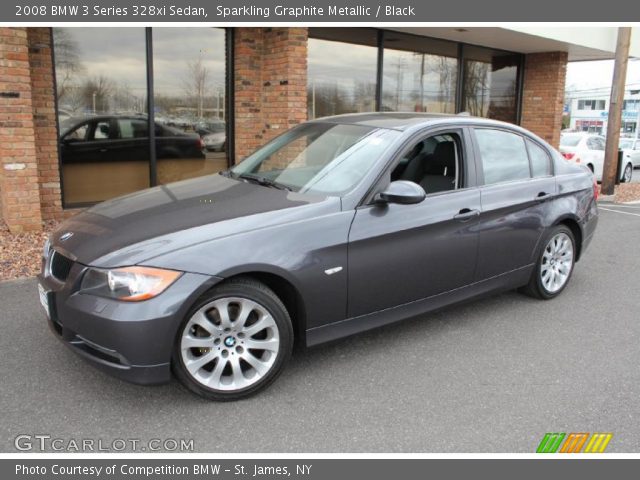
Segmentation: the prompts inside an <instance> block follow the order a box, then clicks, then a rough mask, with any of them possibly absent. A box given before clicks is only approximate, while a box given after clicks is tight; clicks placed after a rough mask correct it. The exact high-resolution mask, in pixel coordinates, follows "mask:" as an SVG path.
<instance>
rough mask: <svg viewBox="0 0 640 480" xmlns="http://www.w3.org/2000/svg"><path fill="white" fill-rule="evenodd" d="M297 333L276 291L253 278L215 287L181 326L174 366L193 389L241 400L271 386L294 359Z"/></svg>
mask: <svg viewBox="0 0 640 480" xmlns="http://www.w3.org/2000/svg"><path fill="white" fill-rule="evenodd" d="M292 348H293V328H292V326H291V319H290V318H289V314H288V312H287V309H286V307H285V306H284V305H283V303H282V302H281V301H280V299H279V298H278V297H277V296H276V294H275V293H273V291H271V290H270V289H269V288H268V287H267V286H265V285H263V284H262V283H259V282H256V281H254V280H251V279H238V280H234V281H231V282H229V283H226V284H222V285H221V286H219V287H217V288H215V289H214V290H213V291H212V292H211V293H210V294H209V295H207V296H206V297H205V298H204V299H202V300H201V301H200V302H198V303H197V304H196V305H195V306H194V308H193V309H192V310H191V312H190V313H189V315H187V318H186V319H185V320H184V322H183V324H182V325H181V327H180V329H179V331H178V335H177V338H176V342H175V345H174V351H173V361H172V367H173V371H174V374H175V375H176V377H177V378H178V380H179V381H180V382H181V383H182V384H183V385H184V386H185V387H187V388H188V389H189V390H191V391H192V392H195V393H197V394H198V395H200V396H202V397H205V398H207V399H210V400H237V399H240V398H243V397H246V396H249V395H252V394H254V393H256V392H258V391H259V390H262V389H263V388H266V387H267V386H268V385H269V384H271V383H272V382H273V381H274V380H275V379H276V378H277V376H278V375H279V374H280V372H281V371H282V369H283V368H284V366H285V364H286V363H287V361H288V360H289V357H290V356H291V350H292Z"/></svg>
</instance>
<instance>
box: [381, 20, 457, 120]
mask: <svg viewBox="0 0 640 480" xmlns="http://www.w3.org/2000/svg"><path fill="white" fill-rule="evenodd" d="M384 38H385V40H384V44H385V50H384V70H383V72H384V78H383V82H382V88H383V90H382V108H381V109H382V111H383V112H384V111H409V112H434V113H455V109H456V80H457V75H458V61H457V59H456V54H457V48H456V46H455V44H452V43H449V42H442V41H440V40H435V39H427V38H424V37H416V36H413V35H403V34H400V33H396V32H385V37H384Z"/></svg>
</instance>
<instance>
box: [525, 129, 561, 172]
mask: <svg viewBox="0 0 640 480" xmlns="http://www.w3.org/2000/svg"><path fill="white" fill-rule="evenodd" d="M523 137H524V144H525V146H526V147H527V155H528V156H529V173H530V174H531V179H532V180H536V179H538V178H550V177H555V173H556V170H555V164H554V163H553V157H552V156H551V154H550V153H549V150H547V149H546V148H545V147H544V146H543V145H541V144H540V143H539V142H536V141H535V140H534V139H533V138H531V137H528V136H524V135H523ZM530 144H531V145H535V146H536V147H538V148H540V149H541V150H542V151H543V152H544V154H545V155H546V156H547V160H548V161H549V174H547V175H540V176H539V177H534V176H533V162H532V161H531V150H530V149H529V145H530Z"/></svg>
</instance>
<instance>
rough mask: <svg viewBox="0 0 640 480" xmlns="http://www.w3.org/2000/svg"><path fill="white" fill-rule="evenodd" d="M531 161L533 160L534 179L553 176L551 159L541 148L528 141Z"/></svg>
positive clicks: (532, 172)
mask: <svg viewBox="0 0 640 480" xmlns="http://www.w3.org/2000/svg"><path fill="white" fill-rule="evenodd" d="M527 148H528V149H529V159H530V160H531V175H532V176H533V177H546V176H549V175H551V174H552V172H551V158H550V157H549V154H548V153H547V151H546V150H545V149H544V148H542V147H541V146H539V145H537V144H535V143H533V142H532V141H530V140H527Z"/></svg>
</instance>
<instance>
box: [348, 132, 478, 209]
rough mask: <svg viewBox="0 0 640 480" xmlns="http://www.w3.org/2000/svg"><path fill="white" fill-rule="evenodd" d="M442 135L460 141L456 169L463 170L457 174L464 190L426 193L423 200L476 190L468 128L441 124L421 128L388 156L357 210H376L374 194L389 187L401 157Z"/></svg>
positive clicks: (474, 161) (476, 180)
mask: <svg viewBox="0 0 640 480" xmlns="http://www.w3.org/2000/svg"><path fill="white" fill-rule="evenodd" d="M442 134H454V135H457V136H458V138H459V139H460V144H459V145H458V147H459V148H460V150H461V157H462V158H461V160H459V161H458V169H459V170H462V171H461V172H460V173H458V174H457V177H458V179H459V180H462V181H463V182H464V183H463V186H461V187H458V188H456V189H454V190H444V191H441V192H434V193H428V192H425V193H426V198H430V197H435V196H440V195H450V194H453V193H457V192H461V191H463V190H468V189H471V188H477V187H478V186H479V184H478V179H477V166H476V158H475V156H476V152H475V147H474V145H473V143H472V141H471V139H470V137H469V135H470V132H469V128H468V127H467V126H466V125H460V124H444V125H437V126H431V127H426V128H423V129H421V130H419V131H417V132H415V133H413V134H411V135H410V136H408V137H407V138H406V139H404V140H403V141H402V144H401V145H400V146H399V147H398V148H397V149H396V151H395V152H394V153H393V154H392V155H391V158H390V159H389V160H388V161H387V163H386V164H385V165H384V167H383V168H382V169H381V170H380V173H379V174H378V176H377V177H376V179H375V180H374V181H373V182H372V183H371V186H370V187H369V189H368V190H367V191H366V193H365V194H364V196H363V197H362V199H361V200H360V202H359V203H358V204H357V205H356V208H362V207H371V206H375V203H374V201H373V199H374V197H375V196H376V194H378V193H380V192H381V191H382V190H384V189H385V188H386V187H388V186H389V184H390V183H391V173H392V172H393V170H394V169H395V168H396V167H397V166H398V163H400V161H401V160H402V159H403V158H404V156H405V155H406V154H407V153H409V151H411V149H412V148H413V146H414V145H415V144H416V142H418V141H422V140H424V139H426V138H429V137H433V136H436V135H442Z"/></svg>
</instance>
